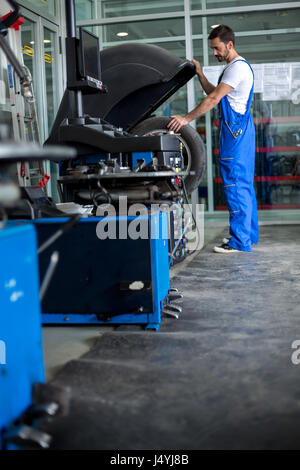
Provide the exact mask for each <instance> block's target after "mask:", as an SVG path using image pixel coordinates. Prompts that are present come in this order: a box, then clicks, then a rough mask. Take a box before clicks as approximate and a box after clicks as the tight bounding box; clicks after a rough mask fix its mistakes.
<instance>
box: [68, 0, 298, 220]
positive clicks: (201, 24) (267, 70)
mask: <svg viewBox="0 0 300 470" xmlns="http://www.w3.org/2000/svg"><path fill="white" fill-rule="evenodd" d="M264 3H265V4H266V5H264ZM272 4H273V5H272ZM76 8H77V10H78V12H80V13H79V14H78V16H77V20H78V25H80V24H82V25H84V26H85V27H87V26H90V27H93V29H92V30H93V32H94V33H95V30H97V34H99V37H100V39H101V47H102V48H106V47H110V46H112V45H115V44H119V43H122V42H130V41H132V42H145V43H150V44H155V45H158V46H160V47H162V48H165V49H167V50H169V51H170V52H172V53H173V54H175V55H177V56H179V57H188V58H189V59H191V58H193V57H194V58H195V59H197V60H199V61H200V63H201V64H202V66H203V67H204V70H205V71H207V70H208V69H206V67H210V73H212V72H213V74H214V76H216V74H217V73H218V71H219V69H218V68H217V67H219V64H218V63H217V62H216V60H215V58H214V57H213V55H212V53H211V51H210V49H209V44H208V40H207V37H208V35H209V32H210V31H211V29H212V27H213V26H214V25H218V24H227V25H229V26H231V27H232V28H233V30H234V31H235V33H236V49H237V51H238V53H239V54H240V55H241V56H243V57H245V58H246V59H247V60H248V61H249V62H250V63H251V65H253V68H254V71H255V84H256V88H255V93H254V99H253V104H252V113H253V117H254V120H255V126H256V174H255V185H256V192H257V199H258V205H259V208H260V209H261V210H268V209H300V47H299V44H300V41H299V40H300V8H299V3H297V2H292V1H288V2H287V1H286V2H284V3H282V2H280V1H279V0H273V1H272V0H265V2H259V1H258V0H189V1H187V0H185V1H184V0H181V1H180V0H164V1H160V0H152V1H148V0H144V1H137V0H123V1H121V0H90V1H89V2H86V1H85V2H83V1H82V0H76ZM127 17H128V19H126V18H127ZM89 21H91V22H90V23H89ZM120 33H123V34H120ZM214 67H215V68H214ZM207 73H208V72H207ZM192 83H193V85H191V84H188V85H187V86H185V87H183V88H182V89H181V90H178V91H177V93H176V94H175V95H174V96H172V97H171V98H170V99H169V100H168V102H167V103H164V104H163V105H162V106H161V107H160V109H159V110H157V112H156V114H158V115H171V114H181V115H183V114H185V113H186V112H187V111H188V110H191V109H193V107H194V106H195V105H196V104H197V103H198V102H200V101H201V100H202V99H203V97H204V96H205V95H204V93H203V91H202V89H201V86H200V84H199V81H198V80H197V78H194V79H193V80H192ZM195 126H196V129H197V131H198V132H199V134H200V135H201V137H202V139H203V140H204V142H205V143H206V148H207V156H208V165H207V175H206V177H205V178H204V179H203V181H202V183H201V185H200V187H199V189H198V191H197V199H198V197H199V198H200V200H201V202H204V203H205V205H206V209H207V210H208V211H209V212H211V213H212V212H215V211H224V210H226V207H225V201H224V197H223V191H222V184H221V178H220V174H219V169H218V166H217V155H218V144H219V142H218V139H219V137H218V135H219V122H218V114H217V111H216V110H215V109H214V110H212V111H211V112H210V113H208V115H206V116H205V117H202V118H201V119H199V120H197V121H196V123H195Z"/></svg>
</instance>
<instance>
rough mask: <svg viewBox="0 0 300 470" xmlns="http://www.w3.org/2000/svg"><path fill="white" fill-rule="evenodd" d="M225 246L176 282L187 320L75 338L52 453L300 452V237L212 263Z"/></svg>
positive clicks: (276, 237) (287, 229)
mask: <svg viewBox="0 0 300 470" xmlns="http://www.w3.org/2000/svg"><path fill="white" fill-rule="evenodd" d="M221 229H222V228H221ZM225 235H226V230H225V228H224V226H223V229H222V232H220V233H217V239H215V240H212V239H210V240H209V241H208V243H207V245H206V246H205V247H204V249H203V250H202V251H201V252H200V253H199V254H198V256H196V257H194V258H193V259H191V262H190V263H189V264H186V265H185V266H184V267H183V268H182V270H180V271H178V272H177V273H176V274H175V275H174V276H173V279H172V285H173V286H176V287H178V288H179V289H180V290H181V291H182V292H183V294H184V298H183V302H182V306H183V313H182V315H181V316H180V319H179V320H174V319H172V318H165V319H164V320H163V322H162V324H161V326H160V329H159V332H158V333H156V332H149V331H146V332H145V331H143V330H141V329H140V328H133V327H132V326H131V327H129V326H128V327H121V328H118V329H116V330H114V331H111V330H110V331H108V330H105V332H103V329H102V330H101V331H99V329H96V330H90V331H91V334H90V335H88V329H85V333H83V334H82V336H80V335H81V333H79V332H80V330H78V332H77V333H76V329H75V331H74V332H73V333H72V332H71V333H70V337H69V339H70V341H71V337H72V335H74V334H75V335H79V336H77V338H75V336H74V339H76V341H77V342H78V349H77V358H75V359H74V358H73V359H72V360H71V361H70V362H68V363H67V364H66V365H65V366H64V367H63V368H62V369H61V370H60V371H59V372H58V374H56V376H55V379H54V381H53V384H54V385H61V386H69V387H70V388H71V393H72V399H71V409H70V413H69V415H68V416H66V417H64V418H57V420H54V421H53V422H52V423H48V424H47V425H46V426H45V428H44V430H45V431H47V432H49V433H50V434H52V435H53V448H54V449H103V450H109V449H110V450H115V449H123V450H126V449H127V450H132V449H135V450H143V449H144V450H145V449H149V450H163V449H174V450H175V449H178V450H179V449H181V450H191V449H300V395H299V370H300V369H299V367H300V365H298V364H297V363H294V362H293V361H292V354H293V348H292V345H293V342H294V341H295V340H299V338H300V326H299V317H300V307H299V294H300V281H299V279H300V278H299V275H300V264H299V263H300V261H299V260H300V243H299V235H300V227H299V225H295V224H291V225H280V226H277V225H273V226H270V225H266V226H263V227H261V236H260V243H259V244H258V245H257V246H256V247H255V248H254V250H253V253H250V254H249V253H234V254H231V255H226V256H223V255H218V254H213V253H212V252H211V250H212V247H213V245H214V244H215V243H217V242H218V240H219V237H220V236H225ZM64 330H65V329H64ZM83 331H84V330H83ZM99 335H102V336H101V337H100V338H99ZM97 338H99V340H98V341H96V340H97ZM91 346H92V347H91ZM82 347H84V348H90V347H91V349H90V350H89V351H88V352H87V353H86V354H84V355H83V356H80V357H79V358H78V356H79V355H80V353H81V351H82V349H81V348H82ZM68 350H69V347H67V348H66V351H68ZM59 367H61V366H59Z"/></svg>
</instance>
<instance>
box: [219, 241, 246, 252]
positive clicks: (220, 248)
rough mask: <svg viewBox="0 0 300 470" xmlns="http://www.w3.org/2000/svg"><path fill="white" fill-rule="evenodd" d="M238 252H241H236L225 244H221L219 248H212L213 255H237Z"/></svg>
mask: <svg viewBox="0 0 300 470" xmlns="http://www.w3.org/2000/svg"><path fill="white" fill-rule="evenodd" d="M238 251H241V250H236V249H235V248H232V246H230V245H227V243H223V245H221V246H215V247H214V252H215V253H237V252H238Z"/></svg>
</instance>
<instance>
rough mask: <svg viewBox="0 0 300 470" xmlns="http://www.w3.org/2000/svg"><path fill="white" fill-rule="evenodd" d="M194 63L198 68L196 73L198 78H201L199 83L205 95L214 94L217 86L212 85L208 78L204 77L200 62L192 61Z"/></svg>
mask: <svg viewBox="0 0 300 470" xmlns="http://www.w3.org/2000/svg"><path fill="white" fill-rule="evenodd" d="M192 62H193V63H194V64H195V66H196V73H197V76H198V78H199V82H200V84H201V86H202V88H203V90H204V91H205V93H206V94H207V95H209V94H210V93H212V92H213V91H214V90H215V88H216V87H215V86H214V85H213V84H212V83H210V82H209V81H208V80H207V78H206V76H205V75H204V73H203V71H202V67H201V65H200V62H198V61H197V60H194V59H193V60H192Z"/></svg>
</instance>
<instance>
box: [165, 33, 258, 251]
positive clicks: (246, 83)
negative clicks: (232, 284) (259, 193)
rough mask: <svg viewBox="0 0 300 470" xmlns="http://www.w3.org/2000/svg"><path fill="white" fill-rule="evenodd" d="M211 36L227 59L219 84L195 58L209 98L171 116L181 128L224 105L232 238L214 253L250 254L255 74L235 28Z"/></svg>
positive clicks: (254, 231)
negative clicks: (239, 47)
mask: <svg viewBox="0 0 300 470" xmlns="http://www.w3.org/2000/svg"><path fill="white" fill-rule="evenodd" d="M208 39H209V41H210V42H209V45H210V47H211V49H212V50H213V54H214V56H215V57H216V58H217V60H218V61H219V62H223V61H225V62H226V63H227V65H226V66H225V68H224V70H223V72H222V74H221V76H220V78H219V81H218V85H217V86H214V85H212V84H211V83H210V82H209V81H208V80H207V78H206V77H205V76H204V74H203V71H202V68H201V65H200V63H199V62H198V61H196V60H193V62H194V64H195V66H196V73H197V75H198V78H199V81H200V83H201V85H202V88H203V90H204V91H205V93H206V94H207V97H206V98H204V99H203V100H202V102H201V103H200V104H199V105H198V106H197V107H196V108H195V109H193V110H192V111H191V112H190V113H188V114H187V115H186V116H171V118H172V120H171V121H170V122H169V124H168V127H169V129H170V130H172V131H174V132H178V131H179V129H180V128H181V127H182V126H185V125H186V124H188V123H189V122H191V121H193V120H194V119H196V118H198V117H200V116H203V114H205V113H207V112H208V111H209V110H211V109H212V108H214V107H215V106H216V105H219V112H220V145H219V166H220V172H221V176H222V180H223V189H224V194H225V199H226V204H227V207H228V210H229V224H230V231H229V232H230V238H224V239H223V243H222V244H221V245H220V246H215V247H214V251H215V252H216V253H235V252H237V251H246V252H249V251H251V246H252V245H254V244H256V243H257V242H258V237H259V229H258V218H257V203H256V196H255V190H254V185H253V182H254V165H255V127H254V122H253V118H252V115H251V113H250V106H251V101H252V96H253V85H254V74H253V70H252V68H251V66H250V64H249V63H248V62H247V61H246V60H245V59H244V58H243V57H241V56H240V55H239V54H238V53H237V51H236V50H235V48H234V44H235V37H234V32H233V31H232V29H231V28H229V27H228V26H225V25H219V26H217V27H216V28H214V29H213V30H212V31H211V33H210V35H209V36H208Z"/></svg>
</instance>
